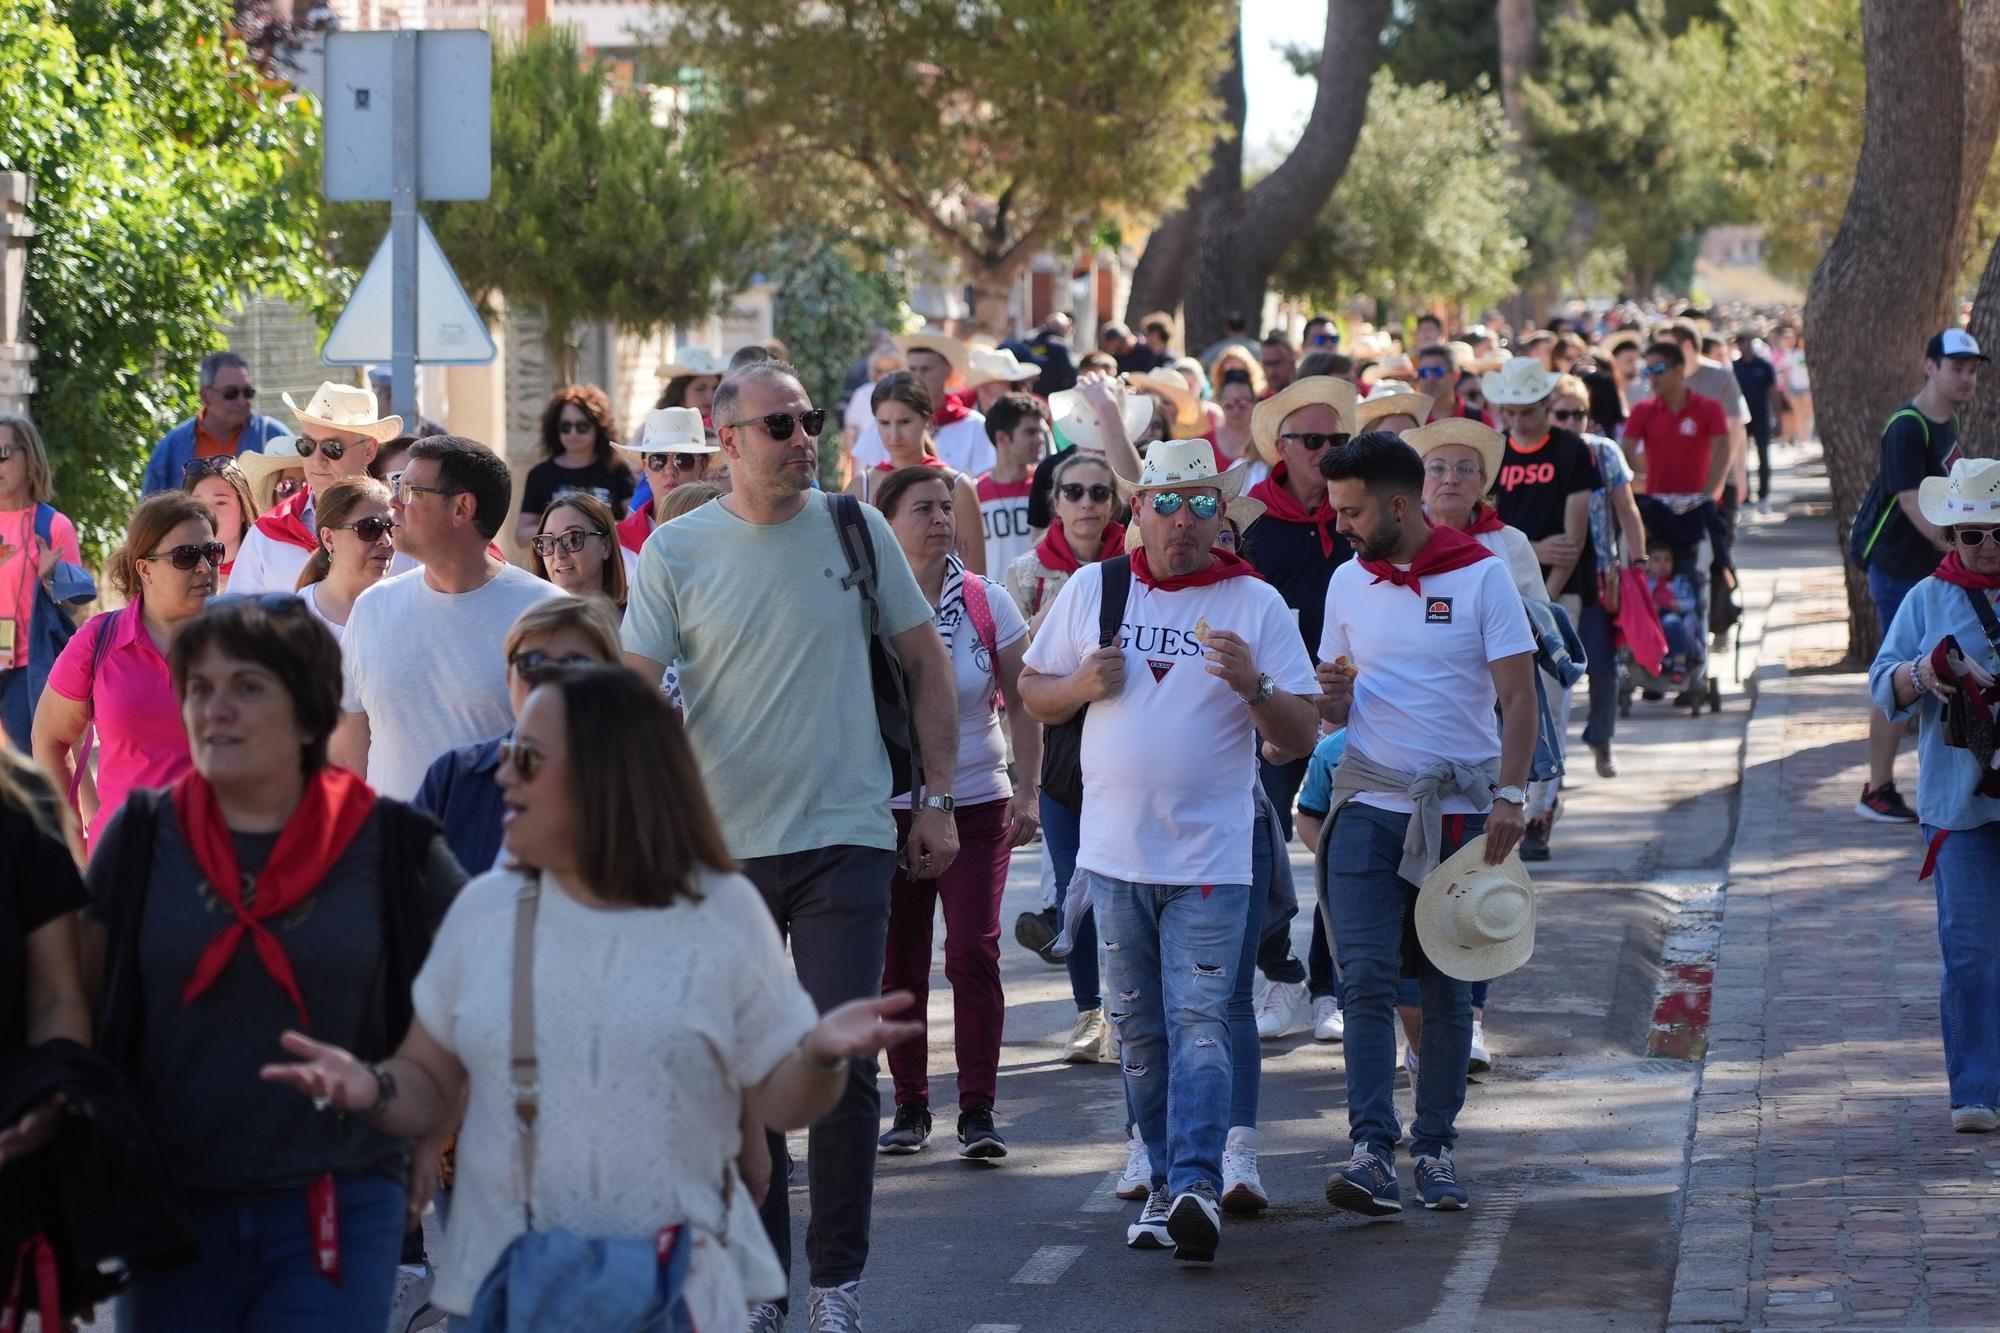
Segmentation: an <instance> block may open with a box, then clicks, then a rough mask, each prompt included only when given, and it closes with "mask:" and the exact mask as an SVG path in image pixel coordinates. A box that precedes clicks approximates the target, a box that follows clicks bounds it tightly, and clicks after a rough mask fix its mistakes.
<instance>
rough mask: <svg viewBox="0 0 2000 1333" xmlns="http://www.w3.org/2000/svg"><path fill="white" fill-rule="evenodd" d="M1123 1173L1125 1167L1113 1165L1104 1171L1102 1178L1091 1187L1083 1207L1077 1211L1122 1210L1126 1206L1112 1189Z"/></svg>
mask: <svg viewBox="0 0 2000 1333" xmlns="http://www.w3.org/2000/svg"><path fill="white" fill-rule="evenodd" d="M1124 1174H1125V1168H1123V1167H1119V1166H1114V1167H1112V1168H1111V1169H1110V1170H1109V1171H1106V1172H1105V1173H1104V1179H1102V1180H1100V1181H1098V1182H1097V1184H1096V1185H1095V1186H1094V1187H1093V1188H1092V1189H1091V1191H1090V1197H1089V1198H1087V1199H1085V1200H1084V1201H1083V1207H1082V1208H1081V1209H1079V1210H1078V1211H1080V1212H1086V1213H1118V1212H1123V1211H1124V1210H1125V1207H1126V1204H1125V1200H1123V1199H1121V1198H1119V1197H1118V1196H1117V1194H1115V1193H1114V1192H1113V1191H1115V1190H1116V1189H1117V1188H1118V1181H1119V1179H1120V1178H1121V1177H1122V1176H1124Z"/></svg>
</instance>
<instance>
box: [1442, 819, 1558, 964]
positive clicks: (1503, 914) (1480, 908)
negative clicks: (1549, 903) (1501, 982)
mask: <svg viewBox="0 0 2000 1333" xmlns="http://www.w3.org/2000/svg"><path fill="white" fill-rule="evenodd" d="M1417 942H1418V943H1419V944H1421V945H1423V947H1424V954H1425V956H1427V957H1428V958H1429V959H1430V960H1431V962H1432V963H1434V964H1435V965H1436V966H1437V970H1438V971H1440V972H1442V973H1444V974H1445V975H1446V976H1448V977H1456V978H1457V979H1458V980H1460V981H1491V980H1492V979H1493V978H1494V977H1497V976H1500V975H1502V974H1503V973H1507V972H1512V971H1513V970H1514V969H1515V968H1517V967H1519V966H1520V965H1521V964H1523V963H1525V962H1527V961H1528V957H1529V955H1531V954H1533V953H1534V951H1535V885H1534V882H1533V881H1532V880H1530V879H1529V878H1528V871H1527V869H1526V867H1524V866H1523V865H1522V864H1521V856H1520V853H1519V852H1509V853H1508V854H1507V859H1506V860H1505V861H1502V862H1501V863H1500V864H1499V865H1497V866H1489V865H1487V864H1486V835H1485V834H1481V835H1480V836H1478V837H1476V838H1474V839H1473V840H1472V841H1471V842H1468V843H1466V844H1465V846H1463V847H1461V848H1459V849H1458V851H1457V852H1455V853H1454V854H1453V855H1452V856H1450V857H1449V858H1447V859H1446V860H1444V861H1442V862H1440V863H1439V865H1438V868H1437V869H1436V870H1433V871H1432V872H1431V873H1430V874H1429V875H1427V876H1426V877H1425V878H1424V887H1423V889H1422V890H1421V891H1420V892H1419V893H1418V894H1417Z"/></svg>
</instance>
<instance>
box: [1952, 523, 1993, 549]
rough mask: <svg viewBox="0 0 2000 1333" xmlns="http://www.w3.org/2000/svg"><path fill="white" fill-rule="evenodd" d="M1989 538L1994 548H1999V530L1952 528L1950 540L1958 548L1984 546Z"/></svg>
mask: <svg viewBox="0 0 2000 1333" xmlns="http://www.w3.org/2000/svg"><path fill="white" fill-rule="evenodd" d="M1988 537H1991V538H1992V539H1993V544H1994V545H1995V546H2000V528H1953V529H1952V540H1954V541H1956V542H1957V543H1958V544H1959V545H1960V546H1964V547H1968V548H1969V547H1974V546H1984V545H1985V544H1986V539H1987V538H1988Z"/></svg>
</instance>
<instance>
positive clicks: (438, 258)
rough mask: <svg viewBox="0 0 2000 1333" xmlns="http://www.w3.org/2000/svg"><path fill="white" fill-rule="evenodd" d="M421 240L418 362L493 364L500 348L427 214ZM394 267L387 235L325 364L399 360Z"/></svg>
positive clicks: (331, 340) (323, 355)
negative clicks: (393, 321) (394, 324)
mask: <svg viewBox="0 0 2000 1333" xmlns="http://www.w3.org/2000/svg"><path fill="white" fill-rule="evenodd" d="M417 240H418V245H417V360H418V361H427V362H429V363H430V364H432V365H434V366H483V365H485V364H487V363H488V362H490V361H492V360H493V358H494V357H495V356H497V355H499V349H498V348H496V347H495V346H494V345H493V336H492V335H491V334H490V333H488V332H487V331H486V321H485V320H483V319H481V318H480V317H479V310H478V308H477V307H476V306H474V305H473V304H472V301H471V300H470V299H469V298H468V297H467V296H466V294H465V288H464V286H463V285H462V284H460V282H459V280H458V275H457V274H456V273H454V272H452V271H451V261H450V260H448V259H446V258H445V257H444V251H443V250H441V249H439V248H438V243H437V237H436V236H434V235H432V234H431V228H430V224H429V223H427V222H425V221H424V220H423V218H422V217H421V216H419V217H418V218H417ZM394 267H395V264H394V253H393V249H392V241H391V237H390V236H384V237H383V238H382V245H381V248H379V249H378V250H376V251H375V257H374V258H373V259H371V260H369V261H368V271H367V272H366V273H363V274H362V275H361V285H360V286H358V287H356V288H355V289H354V295H353V296H351V297H349V298H348V302H347V309H345V310H343V311H341V312H340V319H339V320H338V321H337V322H336V323H335V324H334V326H333V332H332V333H330V334H328V335H327V339H326V347H325V349H324V350H323V351H321V352H320V360H322V361H324V362H326V363H327V364H328V365H330V366H361V365H371V366H372V365H385V364H387V363H388V362H389V360H390V359H391V358H392V357H393V355H394V349H393V348H392V347H391V345H390V343H391V338H390V331H391V325H390V322H389V319H390V303H391V297H392V295H393V290H394V284H393V283H392V282H391V280H390V274H391V272H392V270H393V269H394Z"/></svg>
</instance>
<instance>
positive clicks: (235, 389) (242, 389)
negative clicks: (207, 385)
mask: <svg viewBox="0 0 2000 1333" xmlns="http://www.w3.org/2000/svg"><path fill="white" fill-rule="evenodd" d="M214 393H215V396H216V397H217V398H220V399H221V400H222V401H223V402H225V403H233V402H235V401H236V400H237V399H238V398H243V399H250V398H255V397H256V396H257V391H256V390H255V389H253V388H251V387H250V386H249V385H247V384H244V385H236V384H232V385H230V386H229V387H228V388H226V389H216V390H214Z"/></svg>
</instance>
